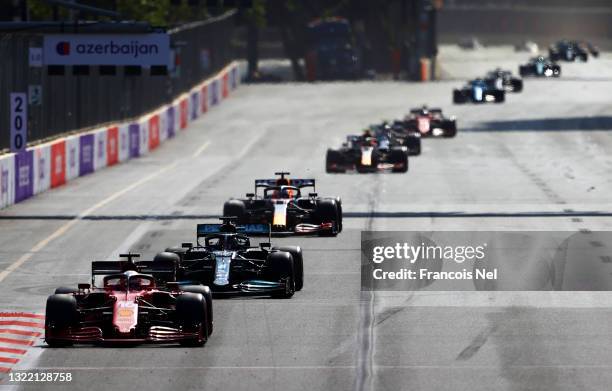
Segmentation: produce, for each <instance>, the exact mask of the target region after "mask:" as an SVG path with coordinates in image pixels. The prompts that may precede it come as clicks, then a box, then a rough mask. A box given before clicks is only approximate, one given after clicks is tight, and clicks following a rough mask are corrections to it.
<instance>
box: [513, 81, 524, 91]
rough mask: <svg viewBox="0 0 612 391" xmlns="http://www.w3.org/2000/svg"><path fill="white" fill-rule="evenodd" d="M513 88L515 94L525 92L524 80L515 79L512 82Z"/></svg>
mask: <svg viewBox="0 0 612 391" xmlns="http://www.w3.org/2000/svg"><path fill="white" fill-rule="evenodd" d="M512 88H513V90H512V91H514V92H521V91H523V80H521V79H513V80H512Z"/></svg>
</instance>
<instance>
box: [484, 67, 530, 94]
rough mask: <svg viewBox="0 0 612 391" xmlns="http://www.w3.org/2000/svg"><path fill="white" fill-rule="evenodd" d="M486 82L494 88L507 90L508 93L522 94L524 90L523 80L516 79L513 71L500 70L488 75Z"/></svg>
mask: <svg viewBox="0 0 612 391" xmlns="http://www.w3.org/2000/svg"><path fill="white" fill-rule="evenodd" d="M485 81H486V82H487V84H489V85H490V86H491V87H492V88H495V89H498V90H505V91H506V92H521V91H522V90H523V80H522V79H520V78H518V77H514V76H513V75H512V72H511V71H507V70H503V69H500V68H497V69H494V70H492V71H491V72H489V73H487V75H486V76H485Z"/></svg>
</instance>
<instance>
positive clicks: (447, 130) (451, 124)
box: [442, 121, 457, 138]
mask: <svg viewBox="0 0 612 391" xmlns="http://www.w3.org/2000/svg"><path fill="white" fill-rule="evenodd" d="M442 128H443V129H444V133H443V134H442V137H444V138H453V137H455V136H456V135H457V122H456V121H444V122H443V123H442Z"/></svg>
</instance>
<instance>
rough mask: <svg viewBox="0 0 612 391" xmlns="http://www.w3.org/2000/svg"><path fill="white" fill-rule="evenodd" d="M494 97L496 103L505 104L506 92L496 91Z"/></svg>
mask: <svg viewBox="0 0 612 391" xmlns="http://www.w3.org/2000/svg"><path fill="white" fill-rule="evenodd" d="M493 96H494V97H495V103H504V102H505V101H506V91H503V90H499V91H495V92H494V94H493Z"/></svg>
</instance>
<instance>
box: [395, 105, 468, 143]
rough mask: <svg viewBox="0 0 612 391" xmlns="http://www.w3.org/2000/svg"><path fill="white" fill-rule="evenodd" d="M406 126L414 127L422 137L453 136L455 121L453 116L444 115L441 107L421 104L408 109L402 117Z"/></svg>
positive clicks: (455, 130)
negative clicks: (408, 111)
mask: <svg viewBox="0 0 612 391" xmlns="http://www.w3.org/2000/svg"><path fill="white" fill-rule="evenodd" d="M404 124H405V126H406V127H407V128H411V129H415V130H417V131H418V132H419V134H421V136H422V137H446V138H450V137H455V135H456V134H457V121H456V120H455V117H445V116H444V115H443V114H442V109H439V108H431V109H430V108H428V107H427V106H422V107H419V108H414V109H411V110H410V114H408V115H407V116H406V117H405V118H404Z"/></svg>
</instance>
